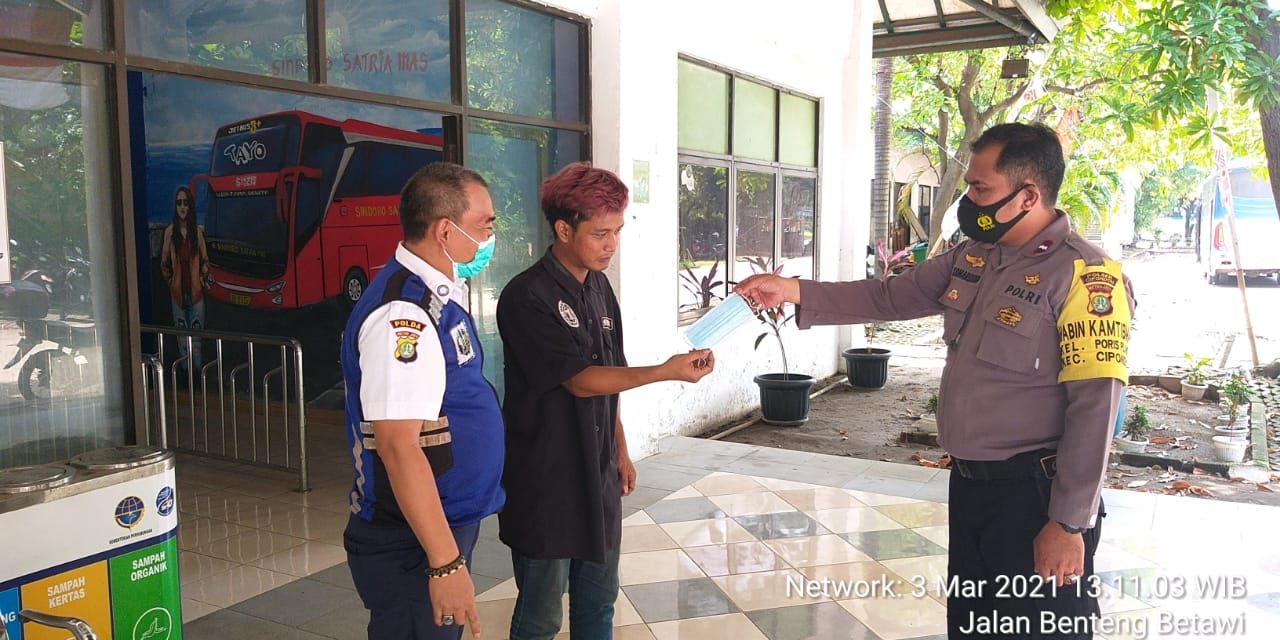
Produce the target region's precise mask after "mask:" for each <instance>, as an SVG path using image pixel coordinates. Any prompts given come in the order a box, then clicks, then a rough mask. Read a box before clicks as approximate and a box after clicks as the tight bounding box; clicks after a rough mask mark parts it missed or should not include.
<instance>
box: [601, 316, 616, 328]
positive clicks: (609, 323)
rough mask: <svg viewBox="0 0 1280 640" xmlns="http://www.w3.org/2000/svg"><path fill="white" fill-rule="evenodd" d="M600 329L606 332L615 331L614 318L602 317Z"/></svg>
mask: <svg viewBox="0 0 1280 640" xmlns="http://www.w3.org/2000/svg"><path fill="white" fill-rule="evenodd" d="M600 328H602V329H604V330H605V331H613V318H610V317H609V316H600Z"/></svg>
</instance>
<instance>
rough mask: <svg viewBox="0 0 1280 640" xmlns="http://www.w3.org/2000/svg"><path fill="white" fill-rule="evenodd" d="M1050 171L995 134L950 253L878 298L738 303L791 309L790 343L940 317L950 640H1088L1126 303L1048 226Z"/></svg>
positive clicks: (1053, 217) (795, 297)
mask: <svg viewBox="0 0 1280 640" xmlns="http://www.w3.org/2000/svg"><path fill="white" fill-rule="evenodd" d="M1063 172H1064V160H1063V154H1062V146H1061V144H1060V143H1059V141H1058V138H1057V135H1056V134H1055V133H1054V132H1053V130H1051V129H1049V128H1048V127H1045V126H1043V125H1040V124H1035V125H1026V124H1017V123H1010V124H1002V125H997V126H995V127H992V128H991V129H988V130H987V131H986V132H984V133H983V134H982V136H981V137H979V138H978V140H977V141H976V142H974V143H973V156H972V158H971V159H970V162H969V169H968V171H967V172H966V173H965V181H966V182H967V183H968V184H969V190H968V193H967V194H965V196H964V197H962V198H961V200H960V206H959V214H958V215H959V220H960V226H961V229H962V230H963V231H964V232H965V234H966V235H967V236H968V237H969V239H968V240H966V241H965V242H962V243H961V244H960V245H959V246H957V247H955V248H954V249H953V250H951V251H950V252H948V253H945V254H943V255H941V256H938V257H937V258H934V259H932V260H929V261H927V262H924V263H923V264H921V265H919V266H917V267H916V268H914V269H912V270H911V271H908V272H907V273H906V274H904V275H901V276H898V277H896V278H891V279H889V280H888V281H885V282H881V281H874V280H864V281H858V282H840V283H818V282H810V281H798V280H788V279H782V278H777V277H774V276H767V275H765V276H756V277H752V278H748V279H747V280H745V281H743V282H742V283H741V284H739V285H738V286H737V288H736V291H737V292H738V293H740V294H742V295H744V296H746V297H749V298H751V299H754V301H755V302H756V303H759V304H761V305H764V306H776V305H778V304H781V303H782V302H783V301H789V302H793V303H796V304H797V305H799V308H798V311H797V315H796V317H797V320H798V324H799V326H800V327H801V328H808V327H810V326H813V325H815V324H845V323H862V322H868V321H873V320H901V319H908V318H918V317H922V316H927V315H932V314H938V313H942V314H943V315H944V331H943V339H944V340H945V342H946V344H947V363H946V368H945V369H944V370H943V372H942V383H941V390H940V393H939V406H938V437H939V441H940V442H941V443H942V446H943V447H945V448H946V449H947V450H948V451H949V452H950V454H951V455H952V467H951V476H950V502H949V512H950V527H949V533H950V556H949V561H948V573H949V574H950V576H949V578H950V582H951V584H952V585H955V589H954V590H953V591H951V592H950V593H946V596H947V626H948V630H949V637H951V638H964V637H1033V636H1034V637H1037V638H1039V637H1044V638H1091V637H1093V635H1092V633H1091V632H1090V631H1089V630H1090V629H1092V626H1091V625H1092V624H1093V623H1092V622H1090V621H1091V620H1095V619H1096V616H1097V615H1098V604H1097V597H1096V596H1097V595H1098V590H1099V585H1098V582H1097V579H1096V578H1095V577H1094V576H1093V571H1094V567H1093V556H1094V552H1095V551H1096V549H1097V545H1098V539H1099V537H1100V535H1101V530H1100V524H1101V523H1100V516H1101V515H1105V513H1104V510H1103V508H1102V501H1101V497H1100V496H1101V487H1102V482H1103V477H1104V475H1105V473H1106V463H1107V454H1108V449H1109V442H1110V439H1111V437H1110V436H1111V425H1112V422H1113V420H1114V417H1115V415H1116V412H1117V404H1118V401H1119V398H1120V393H1121V391H1122V389H1123V385H1124V383H1125V381H1126V380H1127V374H1126V369H1125V356H1126V349H1127V344H1128V339H1129V328H1130V323H1129V320H1130V314H1131V304H1132V298H1131V297H1130V294H1129V292H1128V289H1127V281H1126V280H1125V279H1124V276H1123V274H1122V273H1121V270H1120V265H1119V264H1118V263H1116V262H1114V261H1112V260H1110V259H1108V258H1107V257H1106V256H1105V255H1104V254H1103V252H1102V251H1101V250H1099V249H1098V248H1097V247H1094V246H1093V245H1091V244H1089V243H1088V242H1086V241H1085V240H1084V239H1083V238H1081V237H1080V236H1079V235H1078V234H1077V233H1075V232H1074V231H1072V230H1071V228H1070V225H1069V222H1068V218H1067V216H1066V215H1065V214H1064V213H1063V212H1061V211H1058V210H1055V209H1054V204H1055V201H1056V198H1057V196H1058V189H1059V187H1060V186H1061V184H1062V176H1063ZM1020 585H1026V586H1025V587H1023V586H1020ZM1010 586H1013V587H1015V588H1012V589H1011V588H1009V587H1010ZM1044 612H1048V613H1047V614H1045V613H1044Z"/></svg>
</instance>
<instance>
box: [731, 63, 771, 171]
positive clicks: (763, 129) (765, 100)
mask: <svg viewBox="0 0 1280 640" xmlns="http://www.w3.org/2000/svg"><path fill="white" fill-rule="evenodd" d="M777 99H778V92H777V91H775V90H774V89H771V88H769V87H766V86H764V85H762V84H757V83H755V82H750V81H748V80H743V79H741V78H734V81H733V155H735V156H742V157H745V158H754V159H756V160H765V161H767V162H772V161H773V160H774V159H775V157H776V154H777V140H778V109H777V107H778V105H777Z"/></svg>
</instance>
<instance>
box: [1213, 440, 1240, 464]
mask: <svg viewBox="0 0 1280 640" xmlns="http://www.w3.org/2000/svg"><path fill="white" fill-rule="evenodd" d="M1248 449H1249V441H1248V440H1246V439H1244V438H1234V437H1231V436H1214V437H1213V455H1214V456H1216V457H1217V458H1218V460H1219V461H1220V462H1242V461H1244V454H1245V451H1247V450H1248Z"/></svg>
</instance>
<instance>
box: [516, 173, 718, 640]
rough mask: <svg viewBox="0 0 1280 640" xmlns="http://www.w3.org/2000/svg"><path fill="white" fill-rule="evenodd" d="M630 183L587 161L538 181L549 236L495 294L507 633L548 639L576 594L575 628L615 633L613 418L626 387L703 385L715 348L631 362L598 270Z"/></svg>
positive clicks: (618, 518)
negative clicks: (533, 259) (512, 594)
mask: <svg viewBox="0 0 1280 640" xmlns="http://www.w3.org/2000/svg"><path fill="white" fill-rule="evenodd" d="M626 207H627V187H626V185H624V184H622V181H621V180H619V179H618V177H617V176H616V175H614V174H613V173H611V172H609V171H605V170H603V169H597V168H593V167H591V166H590V165H588V164H585V163H578V164H573V165H569V166H568V167H565V168H564V169H562V170H561V171H559V172H558V173H556V174H555V175H553V176H551V177H550V178H547V180H546V181H545V182H543V184H542V211H543V213H544V214H545V215H546V218H547V221H548V222H549V223H550V224H551V231H552V233H553V235H554V237H555V241H554V244H552V246H551V248H550V249H548V250H547V252H546V255H544V256H543V257H542V259H541V260H540V261H538V262H537V263H536V264H534V265H533V266H532V267H530V268H529V269H527V270H526V271H524V272H523V273H521V274H520V275H517V276H516V277H515V278H514V279H512V280H511V282H510V283H508V284H507V286H506V287H505V288H504V289H503V291H502V296H501V297H500V298H499V300H498V330H499V332H501V334H502V346H503V353H504V357H505V359H504V365H505V380H506V398H505V399H504V401H503V412H504V414H505V415H506V420H507V440H506V442H507V450H508V451H510V452H511V455H510V456H508V457H507V464H506V470H505V473H504V477H503V484H504V485H505V487H506V490H507V495H508V500H507V506H506V508H505V509H504V510H503V511H502V513H501V514H499V516H498V521H499V526H500V529H499V535H500V537H501V539H502V541H503V542H505V543H506V544H507V545H508V546H510V547H511V558H512V564H513V565H514V569H515V579H516V586H517V588H518V589H519V596H518V597H517V599H516V606H515V611H514V613H513V615H512V618H511V635H510V637H511V639H512V640H534V639H537V640H550V639H551V638H552V637H554V636H555V635H556V634H557V633H559V631H560V626H561V622H562V620H561V598H562V596H563V595H564V593H565V591H566V590H567V591H568V593H569V618H570V619H569V635H570V637H571V638H574V639H575V640H601V639H605V640H607V639H608V638H611V637H613V603H614V601H615V600H616V599H617V597H618V550H619V546H620V543H621V536H622V496H624V495H628V494H630V493H631V492H632V490H633V489H634V488H635V483H636V470H635V466H634V465H632V463H631V457H630V456H629V455H628V453H627V439H626V435H625V434H624V432H623V428H622V421H621V420H620V419H619V417H618V394H619V393H620V392H622V391H625V390H627V389H632V388H635V387H638V386H641V385H645V384H649V383H651V382H657V381H661V380H684V381H686V382H697V381H698V380H700V379H701V378H702V377H703V376H705V375H707V374H708V373H710V372H711V370H712V368H713V367H714V366H715V359H714V357H713V356H712V355H711V352H710V351H709V350H702V351H694V352H690V353H687V354H681V355H676V356H672V357H671V358H670V359H668V360H667V361H666V362H665V363H663V364H661V365H658V366H652V367H630V366H628V365H627V359H626V356H625V355H624V353H623V349H622V315H621V312H620V311H619V309H618V299H617V298H616V297H615V296H614V294H613V287H612V286H610V284H609V279H608V278H606V277H605V276H604V274H603V273H601V271H603V270H604V269H605V268H607V267H608V266H609V261H610V260H611V259H612V258H613V254H614V252H615V251H617V249H618V238H619V235H620V233H621V231H622V224H623V211H624V210H625V209H626Z"/></svg>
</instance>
